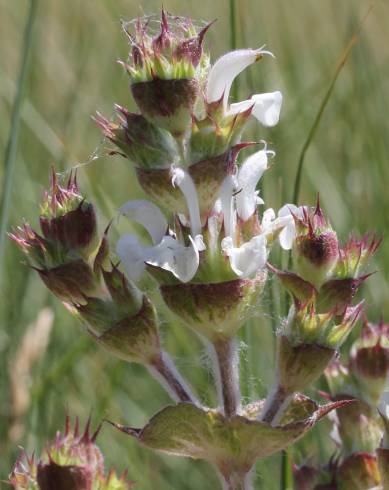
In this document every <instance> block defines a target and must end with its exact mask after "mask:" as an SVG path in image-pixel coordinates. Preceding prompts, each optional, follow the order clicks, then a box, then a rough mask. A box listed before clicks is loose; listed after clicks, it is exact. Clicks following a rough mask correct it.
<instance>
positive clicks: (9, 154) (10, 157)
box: [0, 0, 38, 278]
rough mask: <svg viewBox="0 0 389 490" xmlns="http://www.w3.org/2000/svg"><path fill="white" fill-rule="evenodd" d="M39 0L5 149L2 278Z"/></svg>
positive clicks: (31, 15) (33, 7)
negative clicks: (21, 118) (6, 234)
mask: <svg viewBox="0 0 389 490" xmlns="http://www.w3.org/2000/svg"><path fill="white" fill-rule="evenodd" d="M37 6H38V0H30V8H29V12H28V16H27V21H26V25H25V30H24V39H23V45H22V58H21V64H20V72H19V77H18V83H17V91H16V95H15V100H14V103H13V107H12V115H11V128H10V134H9V138H8V142H7V146H6V149H5V157H4V180H3V189H2V194H1V195H2V199H1V214H0V278H1V277H2V274H1V272H2V266H3V261H4V248H5V238H6V236H5V233H6V230H7V226H8V219H9V209H10V202H11V196H12V181H13V174H14V169H15V157H16V150H17V143H18V136H19V128H20V110H21V106H22V101H23V96H24V90H25V85H26V79H27V74H28V65H29V59H30V54H31V45H32V36H33V30H34V23H35V18H36V12H37Z"/></svg>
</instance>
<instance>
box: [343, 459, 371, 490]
mask: <svg viewBox="0 0 389 490" xmlns="http://www.w3.org/2000/svg"><path fill="white" fill-rule="evenodd" d="M379 483H380V477H379V474H378V467H377V459H376V457H375V456H374V455H373V454H370V453H366V452H358V453H354V454H352V455H351V456H349V457H348V458H347V459H346V460H345V461H344V462H343V463H342V464H341V465H340V466H339V468H338V470H337V474H336V484H337V488H338V489H339V490H366V489H371V488H374V487H377V486H378V485H379Z"/></svg>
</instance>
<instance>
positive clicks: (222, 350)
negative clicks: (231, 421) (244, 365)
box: [213, 339, 240, 418]
mask: <svg viewBox="0 0 389 490" xmlns="http://www.w3.org/2000/svg"><path fill="white" fill-rule="evenodd" d="M213 349H214V352H215V378H216V386H217V390H218V396H219V401H220V405H221V406H222V407H223V410H224V415H225V416H226V417H229V418H230V417H233V416H234V415H236V413H237V412H238V411H239V409H240V387H239V352H238V348H237V345H236V339H222V340H218V341H215V342H214V343H213Z"/></svg>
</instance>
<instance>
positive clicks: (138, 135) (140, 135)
mask: <svg viewBox="0 0 389 490" xmlns="http://www.w3.org/2000/svg"><path fill="white" fill-rule="evenodd" d="M116 110H117V114H118V122H117V123H116V122H111V121H109V120H108V119H106V118H105V117H104V116H102V115H101V114H99V113H98V114H97V115H96V117H95V121H96V123H97V124H98V125H99V126H100V128H101V129H102V131H103V134H104V136H105V137H106V138H108V139H109V140H110V141H111V142H112V143H113V144H114V145H116V146H117V148H118V151H119V152H120V153H121V154H123V156H125V157H127V158H129V159H130V160H131V161H132V162H133V163H134V165H135V166H136V167H139V168H144V169H153V168H168V167H169V166H170V165H171V164H173V163H176V162H177V161H178V159H179V155H178V147H177V143H176V141H175V140H174V138H173V137H172V135H171V134H170V133H169V132H168V131H165V130H164V129H161V128H158V127H157V126H155V125H154V124H152V123H151V122H149V121H148V120H147V119H146V118H145V117H143V116H142V115H141V114H134V113H132V112H129V111H128V110H127V109H125V108H124V107H120V106H116Z"/></svg>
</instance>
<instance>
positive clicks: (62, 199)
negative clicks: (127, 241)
mask: <svg viewBox="0 0 389 490" xmlns="http://www.w3.org/2000/svg"><path fill="white" fill-rule="evenodd" d="M39 220H40V226H41V230H42V234H43V237H44V238H45V240H47V242H49V243H50V244H53V245H55V247H56V248H61V249H62V250H61V253H71V254H78V255H80V256H81V257H83V258H85V259H86V260H87V259H89V257H90V256H91V255H92V254H93V253H94V252H95V251H96V248H97V246H98V236H97V226H96V215H95V211H94V208H93V206H92V204H90V203H88V202H86V201H85V199H84V198H83V197H82V196H81V194H80V192H79V189H78V185H77V180H76V176H75V174H74V175H70V177H69V180H68V183H67V186H66V187H65V188H63V187H61V186H60V185H59V183H58V180H57V176H56V174H55V172H54V170H53V171H52V176H51V189H50V190H49V191H46V192H45V195H44V199H43V202H42V204H41V213H40V218H39ZM57 253H59V251H57Z"/></svg>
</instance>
